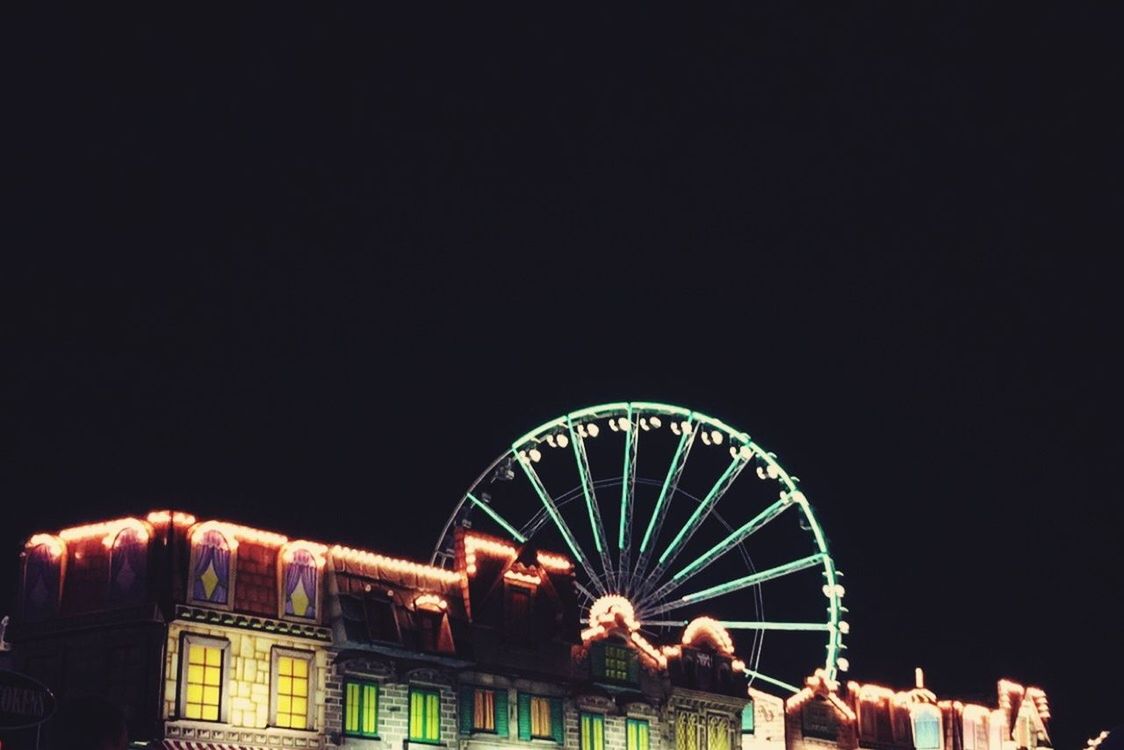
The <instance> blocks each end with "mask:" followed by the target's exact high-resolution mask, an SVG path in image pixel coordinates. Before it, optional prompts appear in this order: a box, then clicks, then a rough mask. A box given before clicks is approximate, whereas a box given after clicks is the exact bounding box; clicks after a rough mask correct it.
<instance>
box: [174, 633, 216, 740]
mask: <svg viewBox="0 0 1124 750" xmlns="http://www.w3.org/2000/svg"><path fill="white" fill-rule="evenodd" d="M184 690H185V692H184V706H183V715H184V717H185V718H188V719H200V720H202V721H218V720H219V706H220V705H221V703H222V649H221V648H219V647H218V646H205V645H202V644H198V643H189V644H187V675H186V679H185V681H184Z"/></svg>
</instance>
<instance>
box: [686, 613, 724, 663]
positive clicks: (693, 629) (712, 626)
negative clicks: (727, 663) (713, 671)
mask: <svg viewBox="0 0 1124 750" xmlns="http://www.w3.org/2000/svg"><path fill="white" fill-rule="evenodd" d="M700 636H710V639H711V640H712V641H713V642H714V645H716V646H717V647H718V650H719V651H721V652H722V653H724V654H726V655H731V654H733V653H734V639H733V638H731V637H730V634H729V633H727V632H726V629H725V628H724V627H722V626H721V625H719V624H718V621H717V620H714V619H712V618H710V617H696V618H695V619H694V620H691V622H690V624H688V625H687V629H686V630H684V631H683V645H684V646H690V645H693V644H694V642H695V641H696V640H697V639H698V638H699V637H700Z"/></svg>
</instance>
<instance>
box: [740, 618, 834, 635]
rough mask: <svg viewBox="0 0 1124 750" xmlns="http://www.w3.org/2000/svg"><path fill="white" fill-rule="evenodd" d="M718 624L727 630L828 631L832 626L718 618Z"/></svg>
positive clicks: (814, 623) (826, 623)
mask: <svg viewBox="0 0 1124 750" xmlns="http://www.w3.org/2000/svg"><path fill="white" fill-rule="evenodd" d="M718 624H719V625H721V626H722V627H724V628H726V629H728V630H809V631H814V630H822V631H827V632H830V631H831V630H833V629H834V628H833V626H832V625H831V623H828V622H754V621H751V620H719V621H718Z"/></svg>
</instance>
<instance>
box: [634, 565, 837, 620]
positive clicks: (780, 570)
mask: <svg viewBox="0 0 1124 750" xmlns="http://www.w3.org/2000/svg"><path fill="white" fill-rule="evenodd" d="M823 560H824V556H823V555H822V554H815V555H809V556H808V557H804V558H801V559H799V560H795V561H793V562H790V563H785V564H784V565H778V566H777V567H775V568H769V569H768V570H762V571H760V572H758V573H751V574H749V575H747V576H742V577H741V578H735V579H734V580H732V581H727V582H726V583H720V584H718V585H717V586H711V587H710V588H708V589H703V590H702V591H696V592H695V593H693V594H686V595H685V596H682V597H680V598H679V599H677V600H674V601H671V602H667V603H665V604H659V605H656V606H654V607H652V608H651V609H649V613H650V614H660V613H661V612H668V611H670V610H673V609H678V608H680V607H685V606H687V605H688V604H695V603H698V602H704V601H707V600H708V599H713V598H715V597H717V596H722V595H723V594H728V593H729V592H731V591H738V590H740V589H744V588H748V587H750V586H756V585H758V584H761V583H764V582H766V581H771V580H773V579H774V578H780V577H781V576H786V575H789V574H791V573H796V572H798V571H801V570H806V569H808V568H813V567H815V566H817V565H820V564H821V563H823Z"/></svg>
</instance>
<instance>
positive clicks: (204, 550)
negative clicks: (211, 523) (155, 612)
mask: <svg viewBox="0 0 1124 750" xmlns="http://www.w3.org/2000/svg"><path fill="white" fill-rule="evenodd" d="M192 539H193V545H192V553H191V554H192V565H191V598H192V600H193V601H196V602H199V603H201V604H215V605H218V606H222V607H229V606H230V605H231V603H232V601H233V592H232V588H233V585H232V584H233V568H234V554H233V550H232V549H231V545H230V542H229V540H227V538H226V537H225V536H224V535H223V533H222V532H221V531H219V530H218V529H201V530H199V531H196V533H195V534H194V535H193V537H192Z"/></svg>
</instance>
